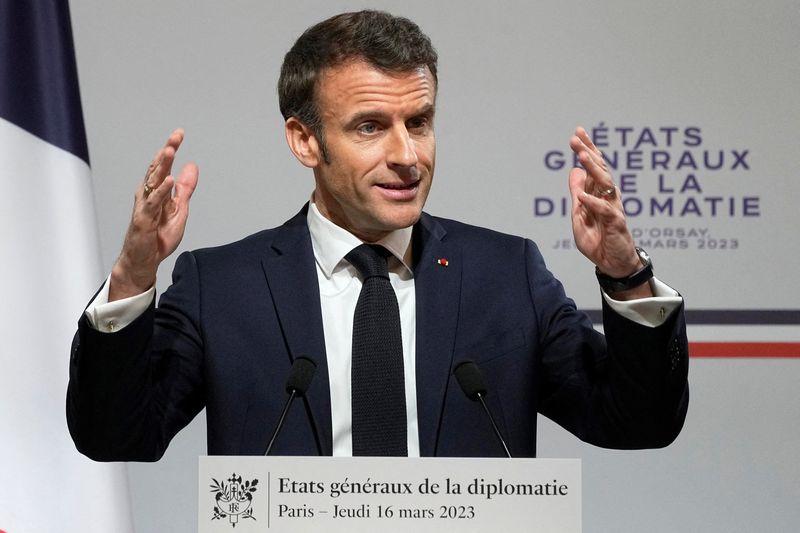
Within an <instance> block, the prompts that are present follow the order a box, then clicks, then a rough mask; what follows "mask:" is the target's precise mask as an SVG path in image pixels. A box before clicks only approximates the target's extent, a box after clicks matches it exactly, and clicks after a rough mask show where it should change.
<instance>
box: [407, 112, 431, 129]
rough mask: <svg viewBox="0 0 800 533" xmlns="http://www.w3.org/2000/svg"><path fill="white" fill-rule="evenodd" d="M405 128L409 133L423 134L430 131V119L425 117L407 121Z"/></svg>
mask: <svg viewBox="0 0 800 533" xmlns="http://www.w3.org/2000/svg"><path fill="white" fill-rule="evenodd" d="M407 127H408V129H409V130H410V131H414V132H416V133H424V132H426V131H427V130H429V129H430V118H429V117H427V116H419V117H414V118H412V119H411V120H409V121H408V124H407Z"/></svg>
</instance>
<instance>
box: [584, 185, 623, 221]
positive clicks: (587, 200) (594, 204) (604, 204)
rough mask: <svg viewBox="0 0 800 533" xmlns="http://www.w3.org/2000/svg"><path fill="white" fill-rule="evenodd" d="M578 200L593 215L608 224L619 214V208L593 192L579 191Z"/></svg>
mask: <svg viewBox="0 0 800 533" xmlns="http://www.w3.org/2000/svg"><path fill="white" fill-rule="evenodd" d="M578 201H579V202H580V204H581V206H583V207H584V208H585V209H586V210H587V211H588V212H589V213H590V214H591V215H592V216H593V217H595V218H596V219H598V220H601V221H603V222H604V223H605V224H608V223H609V222H611V221H613V220H614V219H616V218H617V217H618V216H619V215H620V211H619V209H617V208H616V207H615V206H614V205H612V204H611V203H610V202H608V201H607V200H605V199H603V198H598V197H597V196H595V195H593V194H588V193H586V192H581V193H579V194H578Z"/></svg>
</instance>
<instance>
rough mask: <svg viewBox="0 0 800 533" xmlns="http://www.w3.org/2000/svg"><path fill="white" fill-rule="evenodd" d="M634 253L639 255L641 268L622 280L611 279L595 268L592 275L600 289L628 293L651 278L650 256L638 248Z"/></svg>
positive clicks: (651, 262)
mask: <svg viewBox="0 0 800 533" xmlns="http://www.w3.org/2000/svg"><path fill="white" fill-rule="evenodd" d="M636 253H637V254H639V260H640V261H641V262H642V268H641V269H639V270H638V271H636V272H635V273H633V274H631V275H630V276H627V277H624V278H612V277H611V276H608V275H606V274H603V273H602V272H600V270H599V269H598V268H595V270H594V273H595V275H596V276H597V281H598V282H599V283H600V287H602V289H603V290H604V291H606V292H609V293H610V292H622V291H628V290H630V289H634V288H636V287H638V286H639V285H641V284H643V283H644V282H646V281H648V280H650V278H652V277H653V261H652V260H651V259H650V256H649V255H648V254H647V252H645V251H644V250H642V249H641V248H639V247H638V246H637V247H636Z"/></svg>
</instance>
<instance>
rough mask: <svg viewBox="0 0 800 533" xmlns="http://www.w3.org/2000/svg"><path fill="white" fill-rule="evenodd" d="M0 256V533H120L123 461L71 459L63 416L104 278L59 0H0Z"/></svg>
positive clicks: (124, 508)
mask: <svg viewBox="0 0 800 533" xmlns="http://www.w3.org/2000/svg"><path fill="white" fill-rule="evenodd" d="M0 249H2V253H0V298H2V305H0V309H2V310H1V311H0V339H2V345H1V346H0V532H7V533H54V532H59V533H78V532H81V533H86V532H97V533H101V532H102V533H112V532H113V533H130V532H132V531H133V527H132V520H131V512H130V504H129V498H128V492H127V479H126V473H125V466H124V465H122V464H100V463H94V462H92V461H90V460H89V459H86V458H85V457H83V456H82V455H80V454H79V453H78V452H77V451H76V450H75V447H74V445H73V443H72V441H71V439H70V437H69V433H68V432H67V425H66V419H65V414H64V413H65V407H64V402H65V394H66V387H67V379H68V363H69V356H70V355H69V352H70V350H69V347H70V342H71V339H72V335H73V332H74V330H75V326H76V321H77V319H78V317H80V314H81V312H82V310H83V307H84V306H85V304H86V297H87V296H86V295H87V294H92V291H93V290H94V289H95V288H96V287H97V286H99V284H100V283H101V282H102V279H103V277H104V275H103V273H102V271H101V261H100V251H99V240H98V233H97V223H96V219H95V208H94V200H93V193H92V180H91V174H90V169H89V153H88V149H87V145H86V135H85V132H84V125H83V116H82V111H81V102H80V94H79V91H78V76H77V70H76V66H75V52H74V49H73V44H72V30H71V26H70V18H69V6H68V4H67V1H66V0H0Z"/></svg>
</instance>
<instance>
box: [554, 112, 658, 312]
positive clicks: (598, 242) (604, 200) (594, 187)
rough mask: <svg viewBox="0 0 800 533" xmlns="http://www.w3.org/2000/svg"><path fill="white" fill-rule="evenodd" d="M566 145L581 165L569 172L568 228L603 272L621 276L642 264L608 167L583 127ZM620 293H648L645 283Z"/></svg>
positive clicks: (585, 253)
mask: <svg viewBox="0 0 800 533" xmlns="http://www.w3.org/2000/svg"><path fill="white" fill-rule="evenodd" d="M569 146H570V148H572V151H573V152H575V153H576V154H577V155H578V160H579V161H580V163H581V165H583V168H573V169H572V171H571V172H570V174H569V190H570V194H571V196H572V232H573V235H574V237H575V244H576V245H577V247H578V249H579V250H580V251H581V253H582V254H583V255H585V256H586V257H587V258H588V259H589V260H590V261H591V262H592V263H594V264H595V265H596V266H597V268H598V269H600V271H601V272H603V273H604V274H607V275H609V276H611V277H614V278H623V277H626V276H629V275H631V274H633V273H634V272H636V271H637V270H639V269H640V268H641V267H642V265H641V262H640V260H639V256H638V255H637V253H636V249H635V247H634V243H633V237H631V233H630V231H629V230H628V225H627V224H626V222H625V212H624V210H623V207H622V199H621V198H620V194H619V189H618V188H617V187H616V185H614V180H613V179H612V177H611V174H610V173H609V171H608V166H607V165H606V162H605V161H604V160H603V154H602V152H600V150H599V149H598V148H597V147H596V146H595V145H594V143H593V142H592V139H591V138H590V137H589V134H588V133H586V130H585V129H583V128H578V129H576V130H575V135H574V136H573V137H572V138H571V139H570V141H569ZM640 289H641V290H638V291H635V292H633V293H631V294H629V295H622V296H624V297H642V296H649V295H650V294H651V293H650V288H649V286H648V285H647V284H645V286H643V287H641V288H640Z"/></svg>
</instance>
